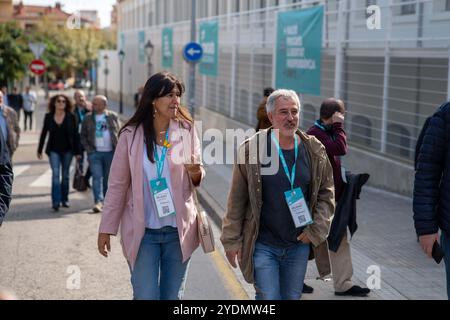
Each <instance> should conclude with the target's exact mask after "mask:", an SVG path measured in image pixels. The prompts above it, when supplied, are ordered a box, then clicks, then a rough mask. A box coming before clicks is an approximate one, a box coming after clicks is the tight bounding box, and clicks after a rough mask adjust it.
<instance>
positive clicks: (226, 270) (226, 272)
mask: <svg viewBox="0 0 450 320" xmlns="http://www.w3.org/2000/svg"><path fill="white" fill-rule="evenodd" d="M200 250H201V249H200ZM208 255H209V256H210V257H211V260H212V261H213V262H214V264H215V265H216V267H217V269H218V270H219V275H220V277H221V278H222V279H223V284H224V286H225V287H226V288H227V289H228V290H227V291H229V292H230V293H231V296H232V299H233V300H250V298H249V296H248V294H247V292H246V291H245V290H244V288H243V287H242V285H241V283H240V282H239V281H238V280H237V279H236V276H235V275H234V272H233V271H232V270H231V267H230V266H229V264H228V262H227V261H225V258H224V256H223V255H222V254H220V253H219V252H218V249H217V248H216V250H215V251H214V252H212V253H210V254H208Z"/></svg>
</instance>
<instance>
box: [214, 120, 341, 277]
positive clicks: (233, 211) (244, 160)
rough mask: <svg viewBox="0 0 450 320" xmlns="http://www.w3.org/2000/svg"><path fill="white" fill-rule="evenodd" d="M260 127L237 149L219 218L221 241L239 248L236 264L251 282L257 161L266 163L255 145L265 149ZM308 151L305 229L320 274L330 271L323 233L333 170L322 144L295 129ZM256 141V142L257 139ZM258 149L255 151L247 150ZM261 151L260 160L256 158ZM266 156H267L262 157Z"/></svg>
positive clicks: (329, 214) (331, 206)
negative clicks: (310, 220)
mask: <svg viewBox="0 0 450 320" xmlns="http://www.w3.org/2000/svg"><path fill="white" fill-rule="evenodd" d="M270 130H271V129H270V128H269V129H266V130H261V131H259V132H258V133H257V134H256V135H254V136H253V137H251V138H250V139H248V140H246V141H245V142H244V143H243V144H242V145H241V146H240V148H239V151H238V159H237V160H238V161H237V164H235V165H234V168H233V177H232V183H231V189H230V192H229V195H228V205H227V212H226V214H225V216H224V218H223V223H222V235H221V238H220V240H221V242H222V244H223V246H224V248H225V251H230V250H238V249H241V253H242V259H241V262H240V264H239V266H240V269H241V271H242V274H243V276H244V278H245V280H246V281H247V282H249V283H253V282H254V278H253V252H254V248H255V242H256V239H257V238H258V232H259V224H260V213H261V207H262V179H261V162H262V163H268V161H267V159H264V157H265V156H264V154H266V153H267V152H263V153H261V152H260V151H261V150H260V149H261V148H257V147H255V146H257V145H258V144H259V145H260V146H261V147H262V148H267V147H266V146H267V138H268V133H269V131H270ZM297 134H298V135H299V136H300V138H301V141H302V143H304V145H305V147H306V150H307V152H308V155H309V158H310V164H311V185H310V188H311V190H310V195H311V198H310V212H311V215H312V218H313V224H311V225H309V226H307V227H306V228H305V231H304V232H305V233H306V235H307V236H308V238H309V239H310V240H311V243H312V247H313V252H314V256H315V258H316V264H317V267H318V270H319V274H320V276H321V277H325V276H327V275H329V274H330V273H331V267H330V261H329V255H328V244H327V241H326V240H327V236H328V232H329V229H330V225H331V220H332V217H333V214H334V209H335V201H334V182H333V169H332V167H331V164H330V162H329V160H328V157H327V154H326V151H325V147H324V146H323V145H322V143H320V141H319V140H317V139H316V138H315V137H313V136H309V135H307V134H305V133H303V132H301V131H300V130H298V131H297ZM258 141H259V142H258ZM250 150H258V152H250ZM260 154H262V158H261V159H262V161H261V160H260V159H259V158H260V156H259V155H260ZM266 157H267V156H266Z"/></svg>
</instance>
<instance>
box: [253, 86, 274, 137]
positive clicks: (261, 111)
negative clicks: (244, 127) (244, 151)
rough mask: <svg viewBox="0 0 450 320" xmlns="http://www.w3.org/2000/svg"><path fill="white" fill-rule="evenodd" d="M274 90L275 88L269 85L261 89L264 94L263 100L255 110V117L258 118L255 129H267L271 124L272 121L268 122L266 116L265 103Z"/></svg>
mask: <svg viewBox="0 0 450 320" xmlns="http://www.w3.org/2000/svg"><path fill="white" fill-rule="evenodd" d="M274 91H275V89H273V88H271V87H268V88H265V89H264V91H263V95H264V97H263V101H262V102H261V104H260V105H259V107H258V111H257V112H256V118H257V119H258V124H257V125H256V131H259V130H262V129H268V128H270V127H271V126H272V123H270V120H269V118H268V116H267V111H266V103H267V98H269V96H270V95H271V94H272V92H274Z"/></svg>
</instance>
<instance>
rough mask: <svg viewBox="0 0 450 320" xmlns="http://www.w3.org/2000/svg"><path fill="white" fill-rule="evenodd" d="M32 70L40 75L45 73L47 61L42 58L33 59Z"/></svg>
mask: <svg viewBox="0 0 450 320" xmlns="http://www.w3.org/2000/svg"><path fill="white" fill-rule="evenodd" d="M30 71H31V72H33V73H34V74H35V75H37V76H40V75H42V74H44V73H45V63H44V61H42V60H33V61H31V63H30Z"/></svg>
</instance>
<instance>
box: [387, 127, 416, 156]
mask: <svg viewBox="0 0 450 320" xmlns="http://www.w3.org/2000/svg"><path fill="white" fill-rule="evenodd" d="M387 141H388V143H387V146H386V151H387V152H388V153H390V154H394V155H398V156H401V157H405V158H409V156H410V154H411V148H410V146H411V135H410V134H409V131H408V130H407V129H406V128H405V127H403V126H401V125H398V124H391V125H389V126H388V136H387Z"/></svg>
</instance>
